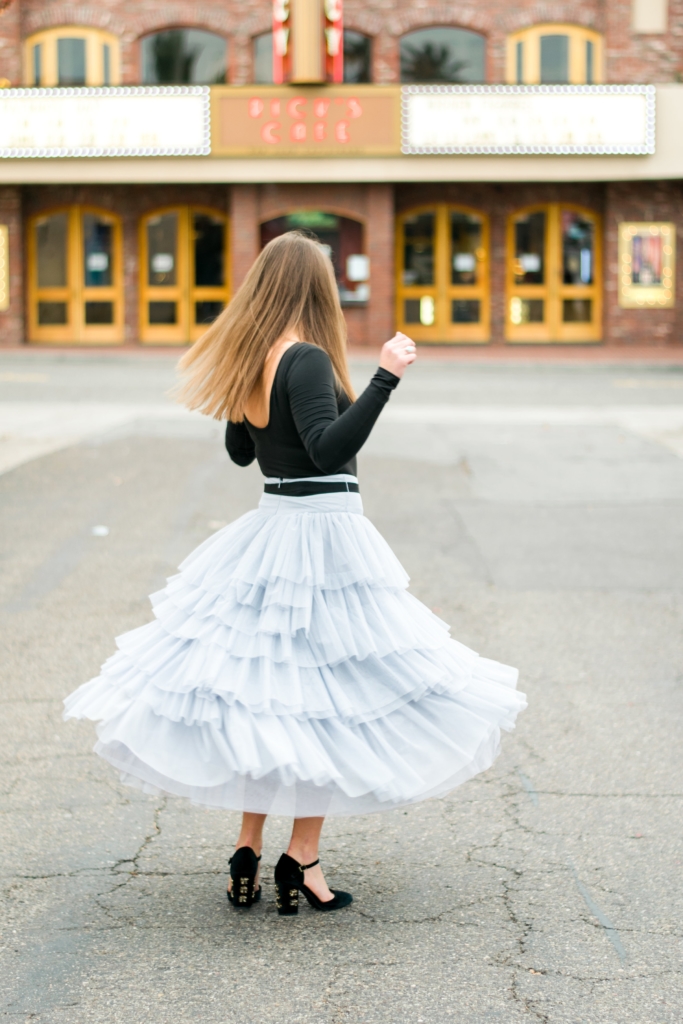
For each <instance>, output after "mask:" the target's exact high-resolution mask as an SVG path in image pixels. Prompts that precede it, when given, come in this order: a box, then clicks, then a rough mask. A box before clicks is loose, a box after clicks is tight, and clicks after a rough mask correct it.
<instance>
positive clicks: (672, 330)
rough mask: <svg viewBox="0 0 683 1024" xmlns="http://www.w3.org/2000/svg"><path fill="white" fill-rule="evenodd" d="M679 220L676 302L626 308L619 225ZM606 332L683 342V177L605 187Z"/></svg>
mask: <svg viewBox="0 0 683 1024" xmlns="http://www.w3.org/2000/svg"><path fill="white" fill-rule="evenodd" d="M629 220H635V221H648V220H655V221H671V222H673V223H674V224H675V225H676V254H677V258H676V292H675V295H676V305H675V306H674V307H673V308H671V309H621V308H620V307H619V305H618V302H617V299H618V287H619V267H618V263H617V255H618V244H619V238H618V226H619V224H620V223H621V222H622V221H629ZM605 253H606V260H605V336H606V338H607V339H608V340H609V341H611V342H614V343H616V344H620V345H628V344H641V345H642V344H650V345H660V346H661V345H668V344H679V345H680V344H683V182H680V181H648V182H616V183H610V184H608V185H606V186H605Z"/></svg>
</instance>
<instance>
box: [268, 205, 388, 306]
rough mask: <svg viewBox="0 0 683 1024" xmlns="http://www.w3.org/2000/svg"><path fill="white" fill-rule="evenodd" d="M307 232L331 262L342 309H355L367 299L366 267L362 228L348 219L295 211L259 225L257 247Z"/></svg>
mask: <svg viewBox="0 0 683 1024" xmlns="http://www.w3.org/2000/svg"><path fill="white" fill-rule="evenodd" d="M297 228H300V229H303V230H305V231H309V232H311V234H312V235H313V236H314V237H315V238H316V239H317V240H318V241H319V242H320V244H321V245H322V247H323V248H324V250H325V252H326V253H327V254H328V256H329V257H330V259H331V260H332V266H333V267H334V276H335V278H336V281H337V287H338V288H339V298H340V299H341V303H342V305H343V306H357V305H358V304H359V303H361V304H362V303H365V302H367V301H368V299H369V298H370V285H369V284H368V280H369V277H370V266H369V261H368V258H367V256H365V254H364V253H365V249H364V244H363V234H364V232H363V225H362V224H361V222H360V221H357V220H352V219H351V218H350V217H339V216H338V215H337V214H336V213H327V212H326V211H324V210H295V211H294V212H292V213H289V214H286V215H285V216H284V217H276V218H274V219H273V220H267V221H265V222H264V223H262V224H261V245H262V246H264V245H267V244H268V242H270V241H271V240H272V239H273V238H277V236H278V235H282V234H284V233H285V231H294V230H296V229H297Z"/></svg>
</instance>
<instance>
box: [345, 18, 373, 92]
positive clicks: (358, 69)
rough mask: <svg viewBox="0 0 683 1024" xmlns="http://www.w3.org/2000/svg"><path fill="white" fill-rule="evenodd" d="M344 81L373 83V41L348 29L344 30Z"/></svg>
mask: <svg viewBox="0 0 683 1024" xmlns="http://www.w3.org/2000/svg"><path fill="white" fill-rule="evenodd" d="M344 81H345V82H349V83H350V84H353V83H357V82H371V81H372V40H371V39H370V36H364V35H363V34H362V33H361V32H353V31H352V30H351V29H348V28H345V29H344Z"/></svg>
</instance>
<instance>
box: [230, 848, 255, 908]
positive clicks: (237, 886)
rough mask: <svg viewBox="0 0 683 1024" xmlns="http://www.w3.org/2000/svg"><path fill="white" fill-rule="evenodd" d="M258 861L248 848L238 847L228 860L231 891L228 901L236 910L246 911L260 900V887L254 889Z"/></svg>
mask: <svg viewBox="0 0 683 1024" xmlns="http://www.w3.org/2000/svg"><path fill="white" fill-rule="evenodd" d="M260 860H261V858H260V857H257V856H256V854H255V853H254V851H253V850H252V848H251V847H250V846H240V848H239V850H235V852H234V853H233V855H232V857H231V858H230V861H229V864H230V878H231V879H232V889H231V890H228V900H229V901H230V903H232V905H233V907H235V909H236V910H246V909H247V908H248V907H251V906H252V905H253V904H254V903H258V901H259V900H260V899H261V886H259V887H258V889H255V888H254V885H255V883H256V875H257V873H258V862H259V861H260Z"/></svg>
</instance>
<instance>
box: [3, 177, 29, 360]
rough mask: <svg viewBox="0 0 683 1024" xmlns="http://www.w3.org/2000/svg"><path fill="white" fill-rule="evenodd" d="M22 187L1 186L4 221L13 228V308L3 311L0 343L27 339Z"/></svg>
mask: <svg viewBox="0 0 683 1024" xmlns="http://www.w3.org/2000/svg"><path fill="white" fill-rule="evenodd" d="M21 206H22V203H21V190H20V189H18V188H12V187H10V188H7V187H5V188H0V224H6V225H7V226H8V228H9V309H8V310H7V312H5V313H0V345H20V344H21V343H22V342H23V340H24V265H23V264H24V246H23V228H22V210H21Z"/></svg>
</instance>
